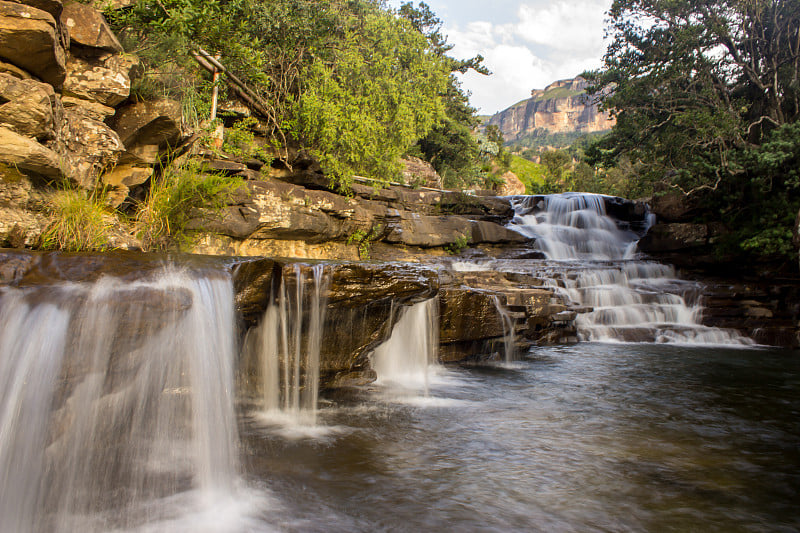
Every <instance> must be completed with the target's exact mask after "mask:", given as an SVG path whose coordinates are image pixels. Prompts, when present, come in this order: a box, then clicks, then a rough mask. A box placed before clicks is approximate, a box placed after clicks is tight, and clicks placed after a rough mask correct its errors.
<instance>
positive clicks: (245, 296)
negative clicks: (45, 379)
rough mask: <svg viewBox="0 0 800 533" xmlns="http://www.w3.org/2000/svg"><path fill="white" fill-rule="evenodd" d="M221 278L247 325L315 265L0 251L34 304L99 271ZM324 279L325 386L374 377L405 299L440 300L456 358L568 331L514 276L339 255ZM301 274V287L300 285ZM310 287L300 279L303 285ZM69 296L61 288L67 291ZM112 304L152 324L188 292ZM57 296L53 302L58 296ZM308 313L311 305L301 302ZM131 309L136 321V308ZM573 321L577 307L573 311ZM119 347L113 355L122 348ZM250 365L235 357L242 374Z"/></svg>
mask: <svg viewBox="0 0 800 533" xmlns="http://www.w3.org/2000/svg"><path fill="white" fill-rule="evenodd" d="M173 262H177V263H179V264H180V265H181V268H183V269H186V270H189V271H193V272H199V273H201V274H205V275H206V276H210V277H215V276H216V277H218V276H220V273H221V272H223V271H225V270H227V271H229V272H230V273H231V275H232V278H233V285H234V291H235V303H236V308H237V310H238V312H239V315H240V317H241V323H242V324H243V326H244V330H247V329H249V328H251V327H254V326H256V325H258V324H259V322H260V320H261V319H262V316H263V313H264V311H265V309H266V308H267V306H268V305H269V304H270V303H271V302H273V301H274V300H275V298H276V295H277V291H276V289H277V287H278V286H279V285H280V284H281V283H285V284H286V286H287V287H288V288H289V290H290V292H291V293H292V294H295V293H296V292H297V291H299V292H300V293H303V292H306V291H310V290H312V287H311V284H313V275H312V272H311V269H312V266H311V265H309V264H307V263H303V262H298V261H292V260H278V259H266V258H253V259H247V258H222V257H210V256H197V255H194V256H187V255H180V256H165V255H158V254H137V253H132V252H117V253H105V254H63V253H57V252H52V253H36V252H23V251H4V252H0V287H3V286H10V287H18V288H22V289H24V290H25V291H26V294H27V295H28V296H27V297H29V298H30V300H31V303H32V304H36V303H41V302H44V301H48V302H53V298H54V296H53V295H57V294H58V293H59V291H58V290H57V289H58V287H60V286H62V285H63V284H65V283H67V284H68V283H92V282H95V281H97V280H98V279H100V278H101V277H102V276H114V277H117V278H122V279H125V280H131V281H133V280H138V279H148V278H152V277H154V276H158V275H159V273H160V272H161V271H162V270H163V268H164V266H165V264H170V263H173ZM323 275H324V276H325V277H326V278H327V279H328V283H327V284H326V291H325V293H324V294H323V295H322V296H323V300H324V301H325V305H326V307H327V310H326V313H325V322H324V324H323V331H324V338H325V342H324V343H323V344H322V346H321V354H320V377H321V380H322V384H323V385H324V386H349V385H352V384H358V383H365V382H369V381H370V380H371V379H374V372H373V371H372V368H371V362H370V356H371V354H372V351H373V350H374V348H375V347H376V346H377V345H379V344H380V343H381V342H383V341H385V340H386V339H387V338H388V337H389V335H390V334H391V330H392V327H393V325H394V324H395V323H396V322H397V320H398V319H399V317H400V316H401V313H402V311H401V310H402V308H403V307H404V306H408V305H412V304H414V303H417V302H421V301H425V300H429V299H431V298H437V299H438V303H439V309H440V317H441V318H440V321H439V323H440V331H439V335H438V336H439V338H440V342H441V346H442V349H441V358H442V360H443V361H450V362H457V361H464V360H474V359H475V358H477V357H491V358H495V359H496V358H500V359H502V357H503V352H504V350H505V346H504V342H505V341H506V338H507V336H508V335H509V334H511V333H512V332H513V334H515V335H516V337H515V338H516V341H517V342H516V347H517V348H518V349H527V348H528V347H530V346H531V344H532V343H533V342H560V341H564V340H569V336H570V335H574V326H571V324H570V321H569V320H566V318H569V317H565V315H564V310H565V307H564V306H563V305H562V304H561V303H560V302H559V301H558V299H557V298H556V297H554V296H553V291H552V289H549V288H543V287H541V281H540V280H537V279H535V278H533V277H531V276H525V275H521V274H509V273H496V272H480V273H469V274H463V273H454V272H452V271H449V270H446V269H442V268H441V267H440V266H436V265H427V266H426V265H415V264H411V263H402V264H401V263H368V262H344V263H331V264H328V265H325V267H324V272H323ZM298 279H302V280H303V284H304V286H301V287H297V283H298ZM306 285H307V286H306ZM65 294H67V293H65ZM119 297H120V301H119V302H113V303H114V305H122V306H141V305H144V304H145V303H146V306H147V308H148V309H149V310H151V311H152V312H148V315H147V318H148V321H149V322H152V323H153V324H157V323H158V321H159V320H160V319H161V316H162V311H164V312H169V311H172V310H176V309H178V310H180V309H187V308H188V307H190V306H191V305H193V302H192V301H191V296H190V295H189V296H188V297H187V295H186V294H184V293H182V292H175V291H171V290H160V289H159V290H155V289H153V288H148V287H145V288H142V289H136V288H133V289H131V290H130V291H125V292H124V294H120V295H119ZM56 300H57V298H56ZM56 303H57V302H56ZM305 312H306V313H308V312H310V310H308V309H306V310H305ZM134 315H135V316H137V317H139V318H141V317H140V316H139V315H140V314H139V313H134ZM572 318H574V313H572ZM115 326H116V327H118V328H119V329H120V336H121V337H120V338H122V337H124V338H125V339H128V341H126V342H127V343H128V344H129V345H130V346H128V344H126V346H127V348H126V349H130V350H135V349H136V346H135V344H136V342H137V341H136V335H135V333H136V332H135V331H134V332H131V331H125V324H116V325H115ZM124 351H125V350H123V349H122V348H120V353H122V352H124ZM250 365H251V362H248V361H243V362H242V365H241V366H242V372H243V374H244V379H245V380H246V379H248V378H247V375H248V374H249V373H252V374H257V370H256V369H252V368H250Z"/></svg>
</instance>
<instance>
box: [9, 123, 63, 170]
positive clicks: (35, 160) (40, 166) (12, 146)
mask: <svg viewBox="0 0 800 533" xmlns="http://www.w3.org/2000/svg"><path fill="white" fill-rule="evenodd" d="M0 162H2V163H4V164H6V165H10V166H13V167H14V168H17V169H19V170H21V171H23V172H30V173H32V174H34V175H36V176H43V177H45V178H50V179H53V178H58V177H60V176H61V172H62V168H61V159H60V158H59V155H58V154H57V153H56V152H54V151H53V150H50V149H49V148H45V147H44V146H42V145H41V144H39V143H38V142H36V141H35V140H33V139H31V138H30V137H26V136H24V135H20V134H19V133H16V132H14V131H12V130H10V129H8V128H4V127H0Z"/></svg>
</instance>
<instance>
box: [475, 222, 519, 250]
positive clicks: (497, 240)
mask: <svg viewBox="0 0 800 533" xmlns="http://www.w3.org/2000/svg"><path fill="white" fill-rule="evenodd" d="M470 225H471V231H472V233H471V235H472V239H471V240H470V243H471V244H522V243H524V242H528V241H529V240H530V239H529V238H528V237H526V236H524V235H522V234H521V233H517V232H516V231H513V230H510V229H508V228H506V227H505V226H501V225H500V224H495V223H494V222H487V221H485V220H471V221H470Z"/></svg>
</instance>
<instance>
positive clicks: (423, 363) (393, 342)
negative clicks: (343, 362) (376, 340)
mask: <svg viewBox="0 0 800 533" xmlns="http://www.w3.org/2000/svg"><path fill="white" fill-rule="evenodd" d="M402 313H403V314H402V316H401V317H400V319H399V320H398V321H397V324H395V326H394V328H393V329H392V334H391V335H390V337H389V338H388V339H387V340H386V341H385V342H384V343H382V344H381V345H380V346H378V347H377V348H376V349H375V351H374V353H373V354H372V367H373V368H374V369H375V372H376V373H377V375H378V379H377V381H376V384H377V385H381V386H383V387H385V388H388V389H394V390H395V391H396V390H397V389H404V390H406V391H411V392H412V393H414V392H418V393H420V394H422V395H423V396H427V394H428V387H429V385H430V378H431V375H432V374H433V373H435V372H436V369H437V367H438V366H439V365H438V363H437V353H438V351H439V338H438V331H439V317H438V309H437V302H436V299H434V298H432V299H430V300H427V301H424V302H420V303H417V304H414V305H412V306H411V307H408V308H406V309H404V310H403V311H402Z"/></svg>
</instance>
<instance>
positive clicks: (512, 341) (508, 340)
mask: <svg viewBox="0 0 800 533" xmlns="http://www.w3.org/2000/svg"><path fill="white" fill-rule="evenodd" d="M493 298H494V306H495V307H496V308H497V314H498V315H500V320H501V321H502V322H503V348H504V353H503V355H504V361H505V362H506V363H510V362H512V361H514V360H515V359H516V358H517V353H516V352H517V335H516V331H515V329H516V326H515V324H514V319H513V318H512V317H511V314H510V313H509V311H508V309H506V308H505V307H504V306H503V304H502V303H501V302H500V298H499V297H498V296H494V297H493Z"/></svg>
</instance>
